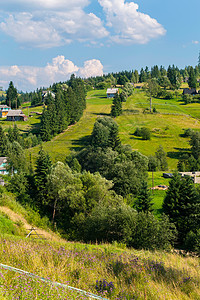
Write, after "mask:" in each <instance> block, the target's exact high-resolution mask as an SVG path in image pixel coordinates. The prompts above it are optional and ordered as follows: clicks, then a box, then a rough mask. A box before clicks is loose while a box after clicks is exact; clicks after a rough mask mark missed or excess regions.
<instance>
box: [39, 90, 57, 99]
mask: <svg viewBox="0 0 200 300" xmlns="http://www.w3.org/2000/svg"><path fill="white" fill-rule="evenodd" d="M48 95H51V96H52V97H53V98H54V99H55V97H56V95H55V94H54V93H53V92H52V91H43V92H42V99H43V100H44V99H45V98H46V97H47V96H48Z"/></svg>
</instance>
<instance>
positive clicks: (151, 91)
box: [146, 78, 160, 112]
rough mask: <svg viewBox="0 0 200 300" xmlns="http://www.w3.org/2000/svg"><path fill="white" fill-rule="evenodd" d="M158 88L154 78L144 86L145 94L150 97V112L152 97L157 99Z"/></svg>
mask: <svg viewBox="0 0 200 300" xmlns="http://www.w3.org/2000/svg"><path fill="white" fill-rule="evenodd" d="M159 90H160V86H159V84H158V82H157V80H156V79H155V78H153V79H149V80H148V81H147V84H146V93H147V95H148V96H149V97H150V112H151V109H152V97H157V95H158V92H159Z"/></svg>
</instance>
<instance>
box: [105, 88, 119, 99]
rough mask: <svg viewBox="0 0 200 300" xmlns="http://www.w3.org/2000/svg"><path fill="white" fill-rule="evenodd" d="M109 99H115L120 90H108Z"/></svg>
mask: <svg viewBox="0 0 200 300" xmlns="http://www.w3.org/2000/svg"><path fill="white" fill-rule="evenodd" d="M106 94H107V98H114V97H115V95H116V94H119V89H107V92H106Z"/></svg>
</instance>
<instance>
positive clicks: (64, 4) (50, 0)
mask: <svg viewBox="0 0 200 300" xmlns="http://www.w3.org/2000/svg"><path fill="white" fill-rule="evenodd" d="M88 4H89V0H73V1H71V0H31V1H30V0H1V8H4V9H9V10H13V9H15V10H33V9H34V10H39V9H53V10H60V9H70V8H72V7H85V6H87V5H88Z"/></svg>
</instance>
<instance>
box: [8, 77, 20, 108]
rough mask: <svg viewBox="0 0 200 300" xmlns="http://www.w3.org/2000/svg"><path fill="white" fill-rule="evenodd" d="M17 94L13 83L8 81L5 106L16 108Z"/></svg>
mask: <svg viewBox="0 0 200 300" xmlns="http://www.w3.org/2000/svg"><path fill="white" fill-rule="evenodd" d="M17 100H18V94H17V89H16V88H15V87H14V85H13V82H12V81H10V83H9V87H8V89H7V92H6V104H7V105H8V106H9V107H11V108H17V107H18V101H17Z"/></svg>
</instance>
